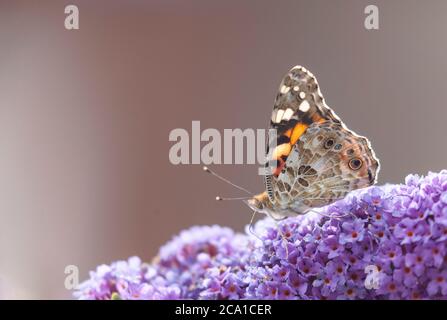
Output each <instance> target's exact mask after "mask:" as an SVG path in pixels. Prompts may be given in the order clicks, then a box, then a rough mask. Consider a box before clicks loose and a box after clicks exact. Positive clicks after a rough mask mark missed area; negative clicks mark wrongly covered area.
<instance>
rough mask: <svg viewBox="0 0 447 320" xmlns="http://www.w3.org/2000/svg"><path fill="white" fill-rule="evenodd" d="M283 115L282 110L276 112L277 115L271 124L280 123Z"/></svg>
mask: <svg viewBox="0 0 447 320" xmlns="http://www.w3.org/2000/svg"><path fill="white" fill-rule="evenodd" d="M283 115H284V110H282V109H281V110H278V113H277V114H276V119H275V121H273V122H275V123H280V122H281V120H282V116H283Z"/></svg>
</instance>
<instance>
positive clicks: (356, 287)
mask: <svg viewBox="0 0 447 320" xmlns="http://www.w3.org/2000/svg"><path fill="white" fill-rule="evenodd" d="M254 233H255V235H256V236H257V237H255V236H253V235H252V234H251V233H249V232H247V234H246V235H241V234H235V233H234V232H233V231H231V230H230V229H227V228H221V227H218V226H213V227H193V228H191V229H189V230H186V231H183V232H182V233H180V235H179V236H177V237H176V238H174V239H173V240H172V241H171V242H169V243H168V244H166V245H165V246H164V247H162V248H161V249H160V252H159V255H158V256H157V258H156V259H155V261H154V262H152V263H151V264H142V263H141V261H140V260H139V259H138V258H131V259H129V261H127V262H124V261H121V262H116V263H114V264H112V265H111V266H100V267H98V269H97V270H96V272H92V273H91V275H90V279H89V280H87V281H86V282H84V283H83V284H81V286H80V288H79V290H78V291H77V293H76V296H77V297H78V298H84V299H109V298H112V297H116V298H121V299H177V298H187V299H244V298H245V299H444V298H447V259H446V250H447V247H446V245H447V171H445V170H444V171H441V172H440V173H429V174H428V175H427V176H426V177H419V176H417V175H410V176H408V177H407V178H406V181H405V184H403V185H386V186H377V187H370V188H367V189H362V190H357V191H354V192H352V193H350V194H349V195H348V196H347V197H346V198H345V199H343V200H340V201H338V202H336V203H334V204H331V205H329V206H327V207H324V208H322V209H318V210H315V211H312V212H310V213H308V214H306V215H303V216H298V217H296V218H289V219H286V220H284V221H282V222H281V223H279V226H278V225H277V224H275V223H274V221H272V220H271V219H264V220H261V221H259V222H258V223H257V224H256V225H255V228H254ZM258 238H259V239H258Z"/></svg>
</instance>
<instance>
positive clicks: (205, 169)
mask: <svg viewBox="0 0 447 320" xmlns="http://www.w3.org/2000/svg"><path fill="white" fill-rule="evenodd" d="M203 171H205V172H208V173H210V174H212V175H213V176H215V177H216V178H217V179H219V180H221V181H223V182H225V183H228V184H229V185H232V186H233V187H235V188H237V189H239V190H242V191H244V192H246V193H248V194H249V195H251V196H253V195H254V194H253V193H252V192H250V191H248V190H247V189H245V188H243V187H241V186H238V185H237V184H234V183H233V182H231V181H230V180H228V179H225V178H224V177H222V176H220V175H218V174H217V173H215V172H214V171H213V170H211V169H210V168H208V167H206V166H204V167H203ZM230 199H231V198H221V197H216V200H218V201H220V200H230ZM234 199H235V200H244V199H236V198H234Z"/></svg>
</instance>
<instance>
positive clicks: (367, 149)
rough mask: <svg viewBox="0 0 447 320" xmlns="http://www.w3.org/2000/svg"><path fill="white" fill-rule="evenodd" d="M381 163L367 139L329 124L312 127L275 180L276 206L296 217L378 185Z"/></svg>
mask: <svg viewBox="0 0 447 320" xmlns="http://www.w3.org/2000/svg"><path fill="white" fill-rule="evenodd" d="M378 170H379V161H378V160H377V158H376V157H375V155H374V151H373V150H372V149H371V146H370V143H369V141H368V140H367V139H366V138H365V137H361V136H358V135H356V134H354V133H353V132H352V131H350V130H347V129H345V128H344V127H343V126H342V125H341V124H339V123H334V122H331V121H327V122H325V123H322V124H320V123H314V124H312V125H310V126H309V128H308V129H307V130H306V132H305V133H304V134H303V135H302V137H301V138H300V139H299V141H298V142H297V143H296V144H295V145H294V147H293V149H292V151H291V153H290V154H289V156H288V159H287V161H286V163H285V165H284V168H283V169H282V171H281V173H280V174H279V176H278V177H277V178H275V179H273V180H272V190H274V194H273V199H274V201H273V205H274V206H276V207H278V208H280V209H283V210H290V211H292V212H295V213H299V214H302V213H305V212H307V211H308V210H309V209H310V208H316V207H321V206H324V205H327V204H330V203H332V202H334V201H336V200H339V199H342V198H344V197H345V196H346V194H347V193H349V192H350V191H352V190H354V189H359V188H364V187H368V186H370V185H372V184H374V183H375V181H376V177H377V173H378Z"/></svg>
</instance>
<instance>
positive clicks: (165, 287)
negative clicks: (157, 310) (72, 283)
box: [75, 226, 250, 300]
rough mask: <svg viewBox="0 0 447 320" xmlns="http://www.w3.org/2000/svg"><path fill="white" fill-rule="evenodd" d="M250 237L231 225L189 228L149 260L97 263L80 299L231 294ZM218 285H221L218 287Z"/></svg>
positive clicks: (81, 289) (222, 296)
mask: <svg viewBox="0 0 447 320" xmlns="http://www.w3.org/2000/svg"><path fill="white" fill-rule="evenodd" d="M249 253H250V241H249V239H248V238H247V237H245V236H243V235H241V234H235V233H234V232H233V231H232V230H231V229H229V228H222V227H219V226H211V227H209V226H204V227H192V228H190V229H189V230H185V231H182V232H181V233H180V234H179V235H178V236H176V237H175V238H174V239H173V240H171V241H170V242H168V243H167V244H166V245H164V246H163V247H161V249H160V251H159V254H158V256H157V257H155V258H154V261H153V262H152V263H151V264H146V263H142V262H141V260H140V259H139V258H138V257H132V258H130V259H129V260H128V261H118V262H115V263H112V264H111V265H110V266H108V265H101V266H99V267H97V269H96V271H94V272H90V279H89V280H87V281H85V282H83V283H82V284H80V285H79V287H78V290H77V291H76V292H75V297H76V298H78V299H137V300H138V299H157V300H159V299H164V300H167V299H169V300H172V299H198V298H204V299H218V298H219V299H230V298H236V297H238V296H237V294H238V292H236V291H235V289H236V286H234V285H232V283H231V281H232V280H231V279H236V278H237V279H238V278H240V277H241V274H242V273H243V270H244V265H245V262H246V260H247V257H248V255H249ZM220 289H221V290H220Z"/></svg>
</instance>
